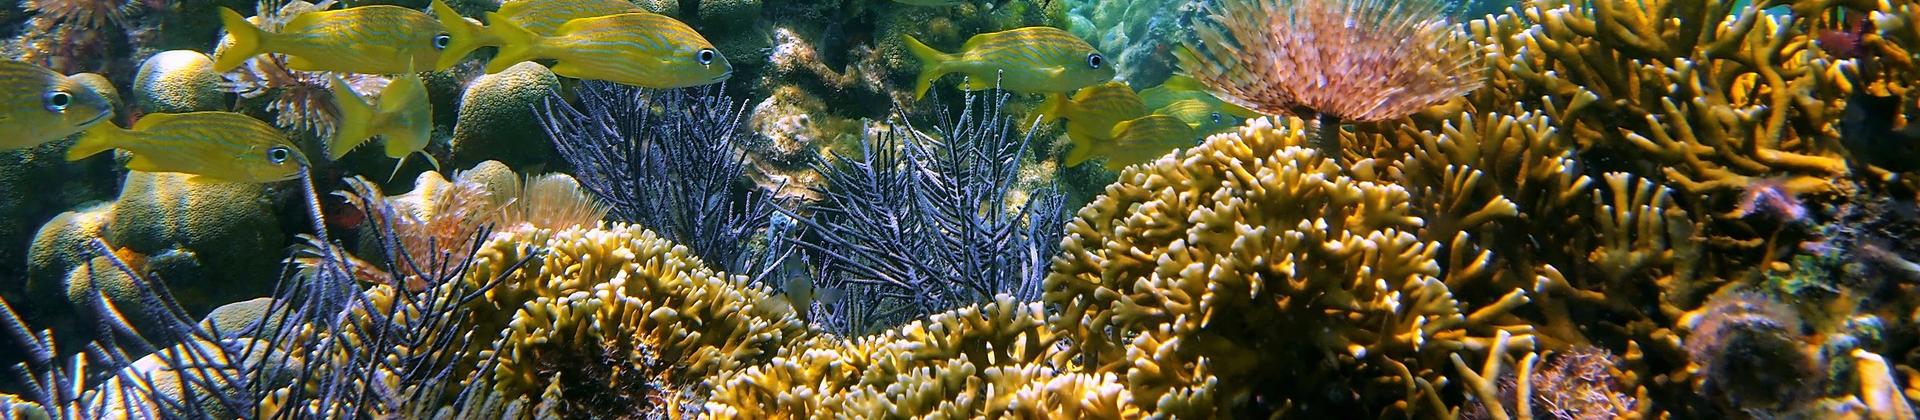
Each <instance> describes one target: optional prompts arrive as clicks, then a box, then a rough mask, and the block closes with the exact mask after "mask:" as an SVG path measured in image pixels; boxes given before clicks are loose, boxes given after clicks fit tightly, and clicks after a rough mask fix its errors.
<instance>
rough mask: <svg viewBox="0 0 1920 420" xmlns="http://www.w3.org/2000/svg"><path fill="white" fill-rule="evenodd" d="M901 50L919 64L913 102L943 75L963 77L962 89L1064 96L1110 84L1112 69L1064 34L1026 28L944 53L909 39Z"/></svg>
mask: <svg viewBox="0 0 1920 420" xmlns="http://www.w3.org/2000/svg"><path fill="white" fill-rule="evenodd" d="M905 41H906V44H907V51H908V52H909V53H912V54H913V56H914V57H915V58H918V59H920V77H919V79H918V81H916V82H915V83H914V88H913V89H914V90H913V91H914V98H915V99H919V98H921V97H924V96H926V95H927V89H929V88H931V87H932V86H933V81H934V80H938V79H939V78H940V76H944V75H947V74H949V73H960V74H964V75H966V76H967V83H966V85H965V86H964V87H965V88H966V89H967V90H983V89H990V88H993V87H994V86H995V85H996V83H997V84H998V86H999V87H1000V88H1002V89H1006V90H1009V91H1014V92H1020V93H1065V92H1072V91H1074V90H1075V89H1079V88H1082V87H1086V86H1090V85H1093V84H1095V83H1100V82H1104V81H1108V80H1113V74H1114V72H1113V66H1112V65H1111V64H1112V63H1108V62H1107V59H1106V56H1104V55H1101V54H1100V51H1098V50H1095V49H1093V45H1090V44H1087V41H1083V40H1081V39H1080V38H1079V37H1075V36H1073V34H1070V33H1067V31H1063V30H1060V29H1059V28H1052V27H1046V26H1032V27H1026V28H1020V29H1013V30H1007V31H1000V32H993V33H985V34H979V35H974V36H973V37H972V38H968V39H967V43H966V44H964V45H961V46H960V52H958V53H954V54H947V53H944V52H940V50H935V49H933V48H932V47H928V46H927V44H923V43H921V42H920V40H918V39H914V37H913V36H912V35H908V36H906V37H905Z"/></svg>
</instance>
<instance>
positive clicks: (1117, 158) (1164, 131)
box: [1066, 115, 1199, 171]
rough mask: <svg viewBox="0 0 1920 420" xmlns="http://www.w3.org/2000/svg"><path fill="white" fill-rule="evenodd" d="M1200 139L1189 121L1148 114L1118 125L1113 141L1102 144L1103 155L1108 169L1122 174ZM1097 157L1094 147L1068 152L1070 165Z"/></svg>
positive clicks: (1077, 147)
mask: <svg viewBox="0 0 1920 420" xmlns="http://www.w3.org/2000/svg"><path fill="white" fill-rule="evenodd" d="M1198 137H1199V136H1197V135H1195V134H1194V132H1193V128H1192V127H1188V126H1187V122H1186V121H1181V120H1180V119H1179V118H1174V117H1170V116H1166V115H1148V116H1145V117H1140V118H1135V119H1131V120H1126V121H1121V122H1120V123H1119V124H1114V125H1113V140H1111V141H1110V143H1109V144H1105V145H1102V146H1101V147H1100V148H1099V149H1100V150H1099V153H1100V154H1101V155H1103V156H1106V158H1107V164H1106V167H1107V169H1108V170H1112V171H1119V170H1121V169H1124V168H1126V167H1127V165H1132V164H1136V163H1141V162H1148V161H1152V160H1154V159H1156V158H1159V157H1160V156H1161V155H1165V154H1167V151H1168V150H1173V149H1177V148H1181V147H1188V146H1192V145H1193V144H1194V139H1196V138H1198ZM1093 154H1094V148H1092V147H1079V146H1078V145H1076V146H1074V148H1073V151H1072V152H1068V153H1067V162H1066V163H1067V166H1080V164H1081V163H1085V162H1086V161H1087V160H1088V159H1092V158H1093Z"/></svg>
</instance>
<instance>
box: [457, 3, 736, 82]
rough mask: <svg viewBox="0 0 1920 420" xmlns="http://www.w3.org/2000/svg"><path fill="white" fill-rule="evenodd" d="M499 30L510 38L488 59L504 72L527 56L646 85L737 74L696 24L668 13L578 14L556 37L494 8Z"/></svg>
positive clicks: (558, 70) (578, 72) (558, 67)
mask: <svg viewBox="0 0 1920 420" xmlns="http://www.w3.org/2000/svg"><path fill="white" fill-rule="evenodd" d="M487 21H488V22H493V23H494V28H496V30H494V31H493V32H494V33H495V34H496V35H499V36H500V39H501V40H502V41H503V42H504V43H505V45H502V46H501V47H500V53H499V54H497V55H495V56H494V57H493V61H490V62H487V73H489V74H491V73H499V72H501V71H503V70H506V69H507V67H511V66H513V65H514V64H517V63H519V62H522V61H532V60H543V59H551V60H554V62H555V63H554V65H553V67H552V69H553V74H557V75H561V76H566V77H572V78H575V79H589V80H604V81H608V82H614V83H619V84H623V85H629V86H637V87H643V88H656V89H664V88H681V87H688V86H699V85H706V84H712V83H715V82H719V81H721V80H726V79H727V77H729V76H732V75H733V65H732V64H728V63H727V58H726V57H725V56H722V55H721V54H720V51H719V50H716V49H714V48H713V43H711V42H707V38H706V37H703V36H700V33H699V32H695V31H694V30H693V28H692V27H689V26H687V24H685V23H681V22H680V21H678V20H674V19H673V18H670V17H667V16H665V15H660V14H654V13H622V14H617V15H610V16H600V17H592V18H585V19H574V20H571V21H568V22H567V23H566V24H563V25H560V28H559V29H556V30H554V33H553V35H552V36H543V35H540V34H537V33H534V32H532V31H529V30H527V29H526V28H522V27H520V26H519V25H517V24H515V23H513V21H512V20H511V19H507V18H505V17H502V16H500V14H499V13H489V14H488V15H487Z"/></svg>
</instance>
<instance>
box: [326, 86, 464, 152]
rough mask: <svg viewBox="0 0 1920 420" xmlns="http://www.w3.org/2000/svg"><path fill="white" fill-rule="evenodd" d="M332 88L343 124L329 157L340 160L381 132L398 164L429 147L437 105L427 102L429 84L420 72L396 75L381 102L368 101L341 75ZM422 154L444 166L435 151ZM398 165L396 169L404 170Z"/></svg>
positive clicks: (336, 134) (382, 92)
mask: <svg viewBox="0 0 1920 420" xmlns="http://www.w3.org/2000/svg"><path fill="white" fill-rule="evenodd" d="M332 89H333V101H334V105H335V106H336V107H337V108H339V109H340V124H339V129H337V130H334V137H333V141H331V142H328V143H327V158H328V159H333V160H339V159H340V158H341V157H342V156H346V155H347V152H349V151H352V150H353V149H354V148H356V147H360V144H361V143H364V142H366V141H367V139H368V138H370V137H373V136H380V138H381V141H383V142H385V143H386V152H387V157H390V158H395V159H400V163H399V164H398V165H405V164H406V163H407V157H408V156H412V155H413V154H414V153H417V152H421V151H422V150H425V149H426V148H427V142H428V141H430V140H433V105H432V104H430V103H427V85H426V84H425V83H422V82H420V74H419V73H406V74H403V75H401V76H400V77H397V78H394V79H393V81H392V82H389V83H387V88H386V90H383V91H381V92H380V98H379V100H378V102H368V101H367V100H366V98H363V97H361V96H360V94H359V93H355V92H354V91H353V88H351V87H348V86H347V81H346V80H344V79H341V78H340V76H339V75H334V76H333V84H332ZM421 155H423V156H426V157H427V160H428V161H429V162H431V163H433V167H434V169H436V170H437V169H439V168H440V162H437V161H434V160H433V155H427V154H425V153H421ZM398 165H396V166H395V167H394V170H395V171H398V170H400V168H399V166H398Z"/></svg>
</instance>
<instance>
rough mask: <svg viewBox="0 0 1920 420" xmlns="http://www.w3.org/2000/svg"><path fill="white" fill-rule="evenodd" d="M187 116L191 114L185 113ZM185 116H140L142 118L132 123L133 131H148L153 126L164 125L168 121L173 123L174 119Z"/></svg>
mask: <svg viewBox="0 0 1920 420" xmlns="http://www.w3.org/2000/svg"><path fill="white" fill-rule="evenodd" d="M187 114H191V113H187ZM187 114H147V115H142V116H140V120H139V121H134V122H133V131H146V130H147V129H150V128H153V127H154V126H157V125H160V124H165V123H167V122H168V121H173V120H176V119H180V118H184V117H185V116H186V115H187Z"/></svg>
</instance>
